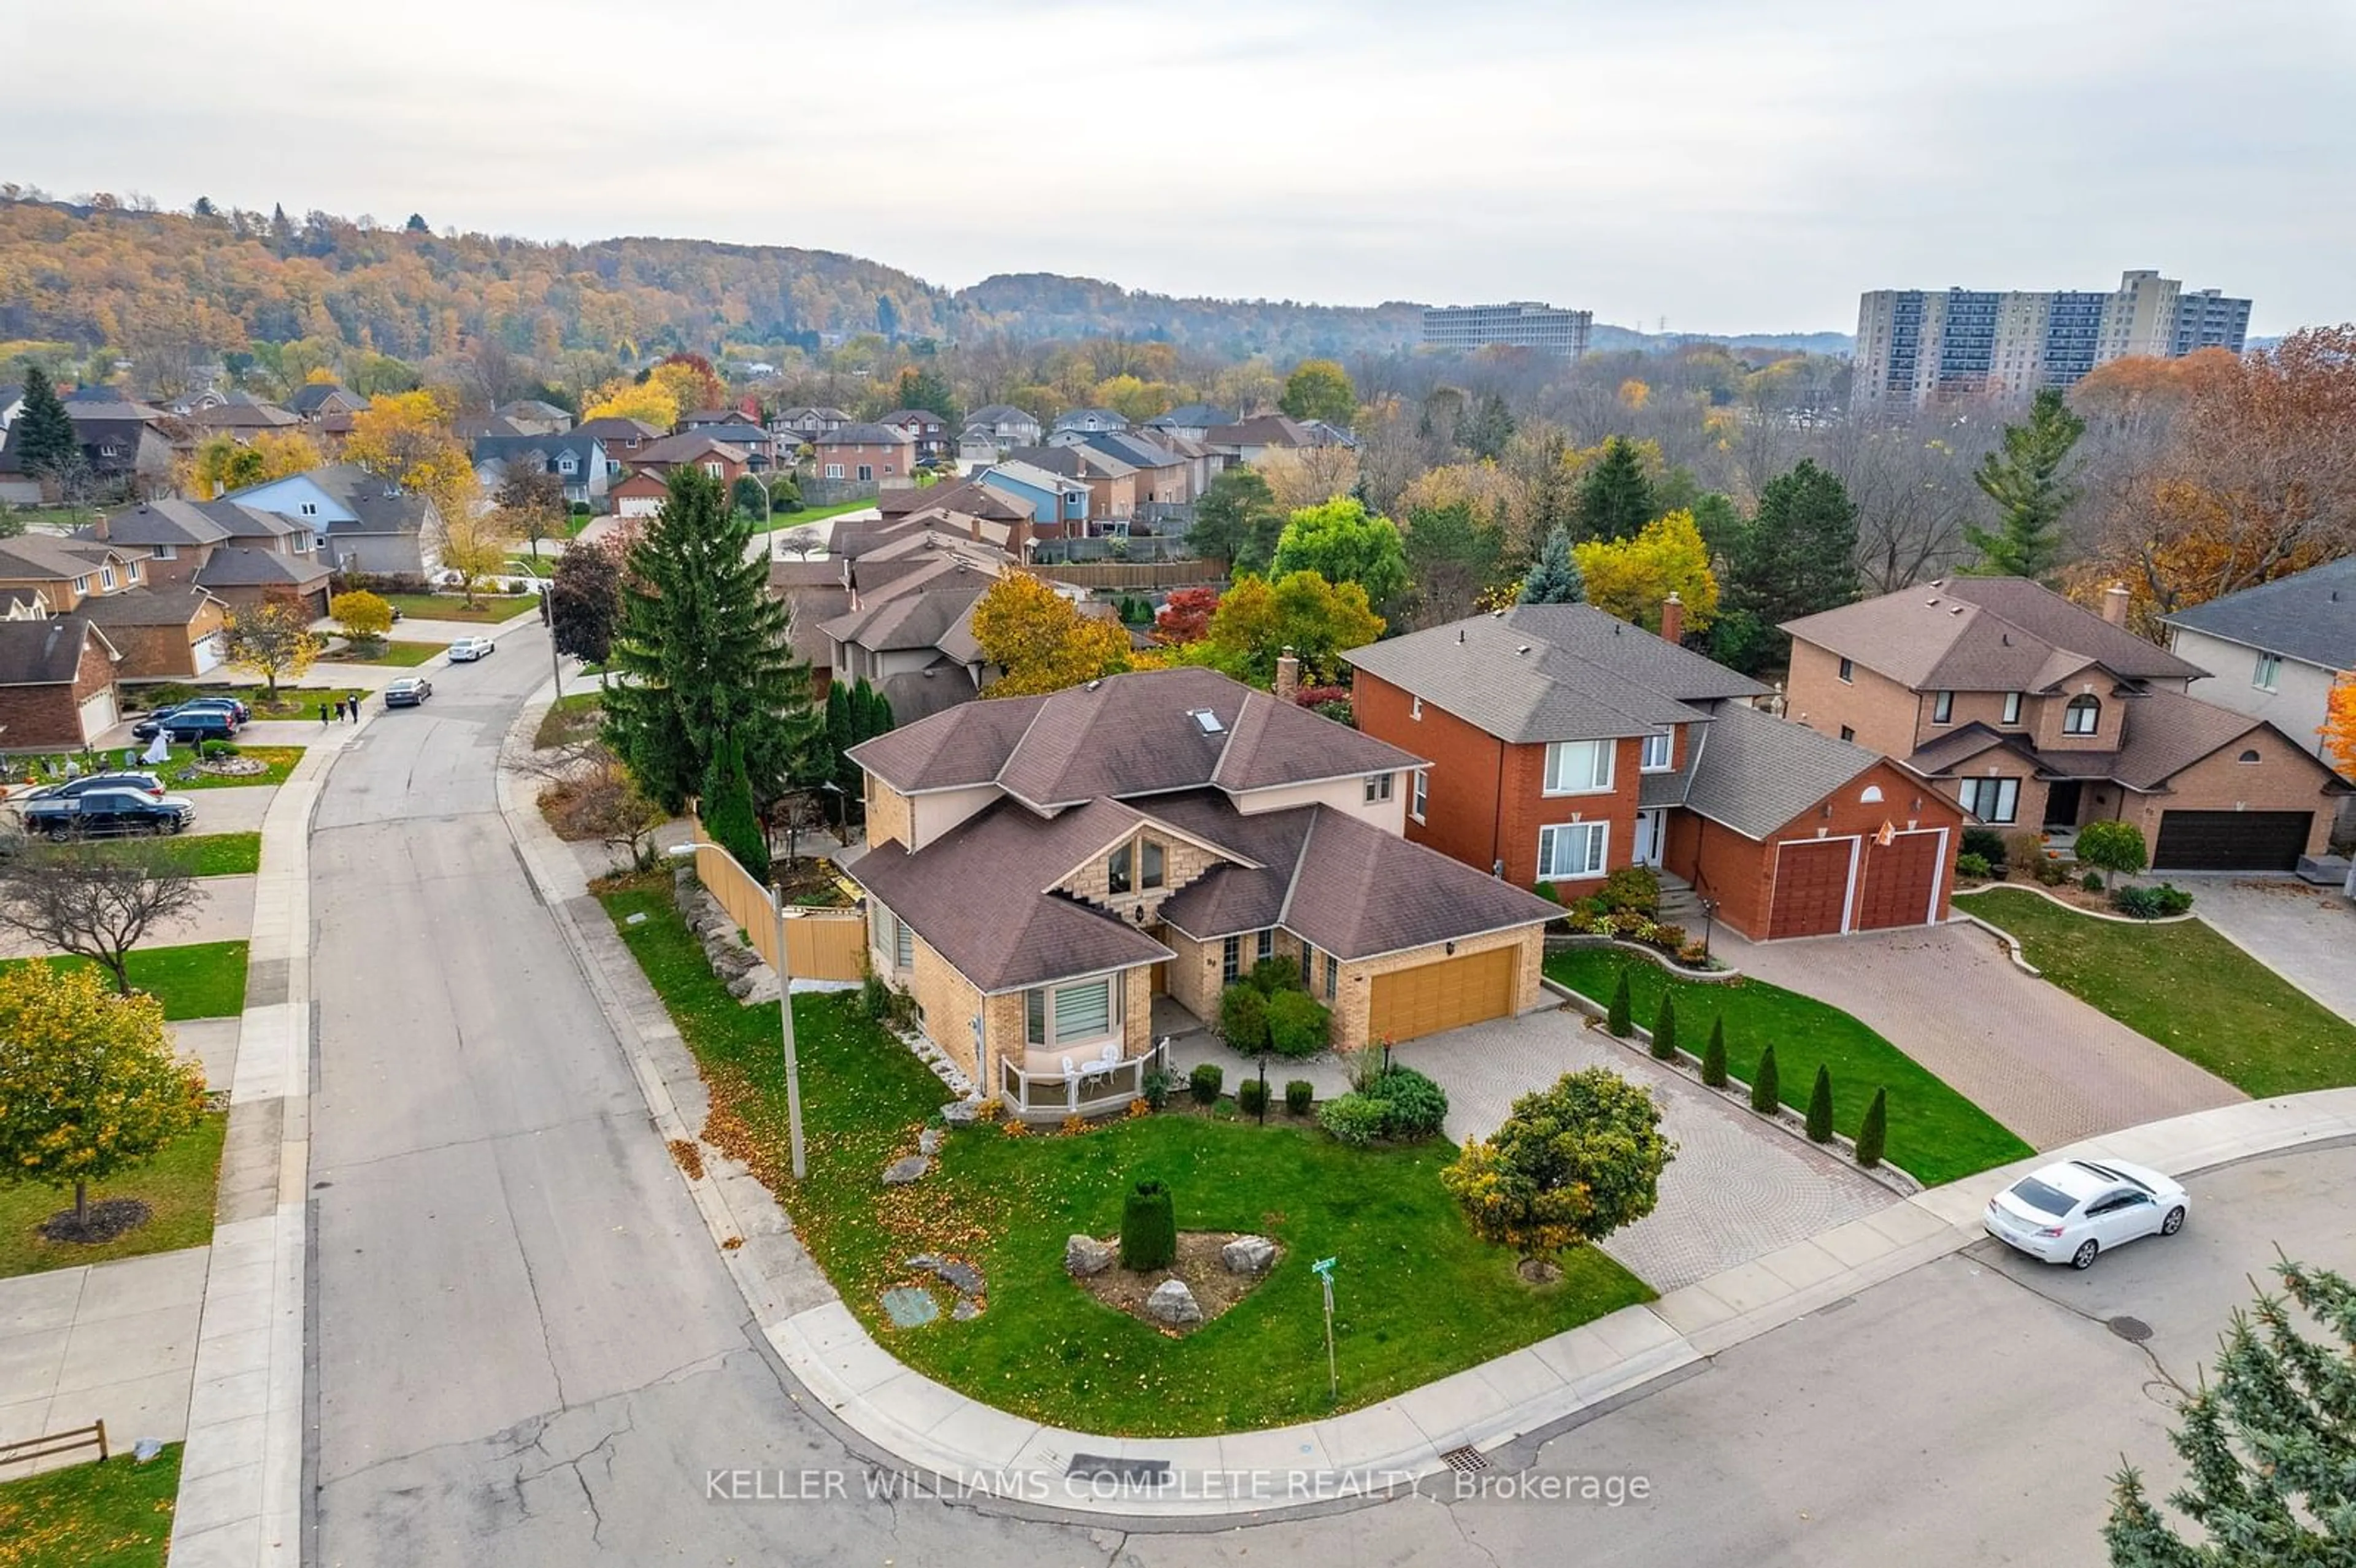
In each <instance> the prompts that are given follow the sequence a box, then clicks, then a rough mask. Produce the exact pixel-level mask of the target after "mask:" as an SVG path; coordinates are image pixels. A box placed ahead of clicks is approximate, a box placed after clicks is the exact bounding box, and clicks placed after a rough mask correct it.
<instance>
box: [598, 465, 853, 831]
mask: <svg viewBox="0 0 2356 1568" xmlns="http://www.w3.org/2000/svg"><path fill="white" fill-rule="evenodd" d="M669 486H670V493H669V496H667V497H666V498H665V500H664V502H663V507H662V510H661V511H660V512H659V513H657V514H656V516H655V519H654V523H653V525H652V526H651V527H650V528H648V529H647V532H646V535H645V537H644V538H642V539H640V540H639V541H638V543H637V545H636V546H635V547H634V548H633V549H631V551H630V560H629V571H628V573H627V576H626V581H625V582H624V585H623V590H622V616H621V624H620V626H619V627H618V628H617V630H616V635H615V637H614V645H613V656H612V660H611V663H612V666H613V667H614V669H615V670H616V672H618V673H619V674H620V675H622V676H623V677H625V678H624V679H623V680H621V681H617V682H616V683H615V684H614V685H613V686H612V687H611V688H609V689H608V690H607V692H606V694H605V737H606V741H607V743H608V744H609V745H611V746H612V747H613V748H614V751H615V752H616V754H617V755H618V756H620V757H621V759H622V760H623V762H625V763H627V764H628V765H629V769H630V772H631V773H632V774H634V775H635V776H636V777H637V781H638V787H639V788H641V789H643V790H645V791H646V792H647V795H648V797H650V798H651V799H653V800H654V801H656V802H657V803H658V804H659V805H662V806H664V807H665V808H666V809H668V810H670V811H678V810H680V808H681V807H682V806H683V805H685V804H686V802H687V798H688V797H689V796H690V795H694V794H696V793H697V792H698V791H700V790H701V789H703V788H704V787H705V784H706V781H707V779H709V778H711V777H712V764H713V762H714V760H715V759H716V758H719V757H721V755H722V751H723V745H725V746H729V747H731V748H732V749H731V750H730V752H729V755H730V756H731V757H733V759H734V766H735V767H740V768H741V769H742V771H743V772H744V776H745V778H746V779H747V781H748V783H749V785H750V788H751V790H752V792H753V798H754V799H755V800H756V801H758V800H768V799H774V798H776V795H779V794H782V793H783V792H784V790H785V789H787V787H789V786H790V785H791V784H794V783H795V782H797V781H801V780H803V779H804V776H805V775H806V773H808V771H809V768H810V766H811V765H812V763H813V762H814V761H815V760H818V759H821V758H822V757H823V754H824V747H823V741H824V738H825V729H826V726H825V720H824V718H823V716H822V715H821V714H820V712H819V708H818V705H817V703H816V701H815V700H814V699H812V698H811V695H810V678H809V666H808V665H806V664H804V663H802V662H801V661H800V660H798V659H797V658H795V657H794V656H793V650H792V647H791V645H789V644H788V642H787V609H786V606H785V605H784V604H783V603H781V602H779V601H777V600H776V599H772V598H771V597H770V596H769V594H768V591H767V580H768V563H767V561H766V560H765V559H764V558H763V557H762V556H761V555H759V554H754V555H752V556H751V557H750V558H749V559H748V558H747V555H746V549H747V547H748V545H749V543H750V541H751V539H752V532H751V528H750V526H749V525H748V524H747V523H746V522H745V521H744V519H742V518H739V517H734V515H732V514H731V512H730V511H729V508H728V495H727V491H726V490H725V489H724V488H723V486H722V485H721V483H720V481H719V480H717V479H715V478H713V477H712V476H711V475H707V474H705V473H703V472H702V471H701V470H700V469H696V468H691V467H687V466H684V465H682V466H680V467H679V468H675V469H673V470H672V471H671V474H670V478H669Z"/></svg>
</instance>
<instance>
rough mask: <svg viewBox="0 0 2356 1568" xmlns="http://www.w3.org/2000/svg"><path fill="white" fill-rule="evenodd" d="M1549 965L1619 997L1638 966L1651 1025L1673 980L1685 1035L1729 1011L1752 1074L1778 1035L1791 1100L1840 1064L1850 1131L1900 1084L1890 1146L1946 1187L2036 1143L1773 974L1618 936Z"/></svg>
mask: <svg viewBox="0 0 2356 1568" xmlns="http://www.w3.org/2000/svg"><path fill="white" fill-rule="evenodd" d="M1546 972H1547V976H1548V977H1549V978H1550V979H1553V980H1556V981H1558V982H1560V983H1561V984H1563V985H1566V986H1569V987H1570V988H1571V989H1572V990H1574V991H1577V992H1579V993H1580V995H1582V996H1587V997H1593V998H1595V1000H1597V1001H1598V1002H1609V1001H1610V1000H1611V999H1612V989H1613V987H1616V986H1617V985H1618V984H1619V978H1620V976H1621V975H1622V974H1623V973H1624V974H1625V975H1627V976H1628V999H1629V1003H1630V1012H1631V1014H1632V1015H1633V1019H1634V1021H1635V1022H1637V1023H1639V1024H1641V1025H1643V1026H1644V1027H1645V1028H1647V1029H1650V1028H1651V1027H1652V1023H1653V1019H1654V1018H1655V1016H1657V1015H1658V1013H1659V1012H1660V1008H1661V992H1662V989H1663V988H1664V987H1667V988H1669V989H1671V990H1674V991H1675V992H1676V998H1677V1043H1678V1044H1679V1045H1680V1046H1682V1047H1684V1048H1685V1049H1686V1050H1687V1051H1691V1052H1692V1053H1693V1054H1695V1055H1696V1056H1698V1055H1700V1054H1701V1050H1702V1047H1703V1046H1704V1045H1706V1044H1707V1043H1708V1040H1709V1029H1710V1020H1711V1019H1713V1018H1719V1017H1722V1018H1724V1019H1726V1058H1727V1070H1728V1071H1729V1072H1731V1073H1732V1074H1733V1075H1734V1076H1735V1077H1737V1078H1740V1079H1741V1080H1742V1081H1743V1082H1745V1083H1749V1082H1750V1080H1751V1074H1752V1073H1753V1072H1756V1071H1757V1069H1758V1065H1759V1053H1760V1051H1762V1050H1763V1049H1765V1047H1766V1046H1767V1045H1768V1044H1769V1043H1771V1042H1772V1044H1773V1045H1774V1047H1775V1078H1776V1083H1777V1086H1778V1087H1779V1089H1780V1090H1781V1092H1782V1097H1783V1103H1784V1104H1787V1105H1789V1106H1791V1107H1792V1108H1793V1109H1794V1110H1796V1111H1804V1110H1806V1109H1807V1104H1808V1094H1809V1092H1810V1091H1811V1090H1812V1089H1814V1088H1815V1082H1816V1067H1817V1065H1818V1064H1819V1063H1822V1064H1823V1065H1825V1066H1826V1067H1829V1068H1830V1069H1831V1070H1832V1075H1833V1125H1834V1126H1836V1127H1837V1128H1838V1129H1839V1130H1840V1131H1841V1132H1843V1133H1846V1134H1847V1135H1848V1136H1851V1137H1855V1136H1857V1125H1858V1122H1859V1121H1861V1120H1862V1119H1863V1118H1864V1116H1865V1108H1866V1105H1867V1104H1869V1102H1870V1101H1871V1100H1872V1099H1873V1092H1874V1091H1875V1090H1876V1089H1887V1090H1889V1091H1890V1143H1889V1155H1890V1163H1891V1164H1892V1165H1895V1166H1897V1167H1898V1168H1901V1169H1902V1170H1905V1171H1907V1172H1909V1173H1910V1174H1912V1176H1913V1177H1915V1178H1916V1179H1918V1180H1920V1181H1922V1182H1923V1183H1925V1184H1927V1185H1929V1186H1933V1187H1936V1186H1939V1185H1940V1184H1942V1183H1944V1182H1949V1181H1954V1180H1956V1179H1960V1178H1963V1177H1966V1176H1969V1175H1971V1174H1973V1173H1974V1172H1975V1171H1981V1170H1986V1169H1987V1168H1989V1167H1990V1166H1996V1165H2003V1164H2005V1163H2007V1162H2008V1161H2010V1160H2016V1159H2019V1158H2022V1157H2025V1156H2027V1155H2029V1154H2030V1153H2032V1152H2033V1151H2032V1150H2031V1149H2030V1148H2029V1146H2028V1145H2027V1144H2025V1143H2023V1142H2021V1141H2020V1139H2019V1138H2017V1137H2015V1136H2013V1135H2012V1134H2011V1133H2009V1132H2008V1131H2006V1130H2005V1128H2004V1127H2003V1126H2002V1125H1999V1124H1998V1123H1997V1120H1996V1119H1995V1118H1994V1117H1993V1116H1990V1115H1988V1114H1987V1112H1985V1111H1983V1110H1981V1109H1980V1108H1979V1107H1978V1106H1977V1105H1975V1104H1972V1103H1971V1102H1970V1101H1969V1100H1966V1099H1965V1098H1964V1097H1963V1096H1962V1095H1961V1094H1958V1093H1955V1092H1954V1090H1953V1089H1950V1088H1949V1087H1947V1085H1946V1084H1945V1083H1943V1082H1942V1081H1940V1080H1939V1079H1938V1078H1937V1077H1935V1076H1933V1074H1932V1073H1931V1072H1929V1071H1928V1070H1927V1069H1925V1068H1923V1067H1922V1065H1921V1064H1920V1063H1918V1062H1916V1061H1914V1060H1913V1059H1912V1057H1910V1056H1908V1055H1907V1054H1906V1053H1905V1052H1903V1051H1900V1050H1899V1049H1898V1048H1897V1047H1896V1046H1894V1045H1892V1044H1890V1041H1888V1040H1884V1039H1883V1038H1882V1037H1881V1036H1879V1034H1876V1033H1875V1032H1874V1031H1873V1030H1871V1029H1868V1028H1867V1027H1866V1026H1865V1025H1864V1024H1862V1023H1859V1022H1858V1020H1857V1019H1853V1018H1851V1017H1850V1016H1849V1015H1848V1014H1847V1013H1845V1012H1842V1011H1841V1010H1840V1009H1839V1008H1831V1007H1826V1005H1825V1004H1824V1003H1822V1002H1819V1001H1817V1000H1815V998H1814V997H1804V996H1801V995H1800V994H1799V993H1797V992H1795V991H1787V990H1784V989H1783V987H1780V986H1771V985H1768V984H1767V983H1766V982H1765V981H1763V980H1751V979H1734V980H1719V981H1707V980H1686V979H1679V978H1676V977H1673V976H1670V974H1669V973H1668V971H1667V970H1665V969H1663V968H1662V967H1661V966H1660V965H1658V964H1655V963H1654V962H1653V961H1652V960H1651V959H1649V958H1647V957H1644V955H1641V954H1636V953H1630V952H1627V951H1625V950H1624V949H1622V948H1616V947H1581V948H1573V949H1571V950H1570V951H1569V952H1564V953H1549V954H1547V959H1546Z"/></svg>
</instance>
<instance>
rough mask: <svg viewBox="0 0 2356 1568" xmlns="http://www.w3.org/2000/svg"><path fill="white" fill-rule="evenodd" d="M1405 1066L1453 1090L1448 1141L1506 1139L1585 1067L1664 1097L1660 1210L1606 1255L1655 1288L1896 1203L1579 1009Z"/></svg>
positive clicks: (1437, 1040)
mask: <svg viewBox="0 0 2356 1568" xmlns="http://www.w3.org/2000/svg"><path fill="white" fill-rule="evenodd" d="M1393 1060H1395V1061H1397V1062H1398V1063H1399V1064H1400V1065H1402V1066H1406V1067H1412V1068H1414V1069H1415V1070H1416V1071H1417V1072H1426V1073H1429V1074H1430V1075H1431V1077H1432V1078H1433V1079H1435V1080H1437V1081H1438V1082H1439V1083H1440V1086H1441V1087H1442V1088H1444V1089H1446V1090H1447V1091H1448V1129H1447V1130H1448V1136H1450V1137H1451V1138H1454V1139H1457V1140H1458V1141H1459V1142H1462V1140H1463V1139H1465V1138H1468V1137H1480V1136H1486V1135H1488V1134H1490V1133H1493V1132H1494V1131H1496V1129H1497V1125H1498V1124H1499V1123H1501V1122H1503V1121H1504V1120H1505V1115H1506V1113H1507V1112H1508V1111H1510V1110H1511V1109H1512V1108H1513V1103H1514V1101H1515V1098H1516V1097H1517V1096H1519V1095H1522V1094H1526V1093H1529V1092H1530V1091H1531V1090H1533V1089H1542V1088H1545V1087H1546V1086H1547V1085H1548V1084H1550V1083H1553V1082H1554V1081H1555V1080H1556V1079H1558V1078H1559V1077H1561V1076H1562V1075H1563V1074H1564V1073H1566V1072H1577V1071H1578V1070H1579V1069H1580V1068H1582V1067H1596V1066H1602V1067H1609V1068H1611V1069H1612V1071H1613V1072H1617V1073H1619V1074H1620V1075H1621V1076H1622V1077H1623V1078H1628V1079H1631V1080H1633V1081H1634V1082H1636V1083H1643V1084H1644V1085H1646V1086H1647V1087H1649V1088H1650V1089H1651V1090H1652V1091H1653V1095H1654V1098H1655V1099H1656V1100H1657V1101H1659V1103H1660V1105H1661V1125H1662V1126H1663V1128H1664V1130H1665V1131H1666V1132H1667V1134H1668V1136H1670V1137H1672V1138H1674V1139H1676V1143H1677V1157H1676V1161H1675V1162H1674V1163H1672V1164H1671V1165H1670V1167H1669V1168H1668V1170H1667V1172H1666V1173H1665V1175H1663V1177H1662V1178H1661V1200H1660V1206H1659V1207H1658V1208H1656V1209H1655V1210H1654V1211H1653V1212H1652V1214H1651V1215H1650V1216H1649V1217H1648V1218H1646V1219H1644V1220H1640V1221H1637V1222H1636V1223H1635V1224H1633V1225H1631V1226H1629V1227H1628V1228H1627V1229H1626V1230H1624V1231H1621V1232H1618V1233H1616V1234H1614V1235H1612V1237H1610V1238H1609V1239H1607V1240H1606V1241H1605V1242H1604V1243H1603V1250H1604V1251H1605V1252H1607V1253H1610V1254H1612V1257H1614V1258H1616V1259H1618V1260H1619V1261H1620V1262H1621V1263H1622V1264H1623V1265H1625V1266H1626V1267H1627V1268H1629V1269H1630V1270H1632V1271H1633V1273H1634V1274H1635V1275H1636V1276H1637V1277H1638V1278H1639V1279H1642V1280H1643V1281H1644V1283H1645V1284H1647V1285H1651V1286H1652V1287H1653V1288H1654V1289H1655V1290H1662V1291H1667V1290H1675V1289H1676V1288H1677V1287H1678V1286H1679V1285H1691V1284H1692V1283H1693V1282H1694V1281H1696V1280H1697V1279H1702V1278H1706V1277H1707V1276H1708V1275H1713V1274H1716V1273H1718V1272H1719V1271H1720V1270H1721V1269H1728V1268H1732V1267H1734V1266H1735V1265H1736V1264H1745V1263H1749V1262H1750V1261H1751V1259H1753V1258H1756V1257H1760V1256H1762V1255H1763V1254H1765V1253H1771V1252H1773V1251H1774V1250H1775V1249H1777V1248H1778V1247H1782V1246H1786V1245H1788V1244H1790V1243H1793V1242H1796V1241H1799V1240H1801V1239H1803V1238H1804V1237H1807V1236H1812V1235H1814V1234H1815V1233H1816V1232H1818V1231H1824V1230H1829V1229H1831V1228H1832V1227H1833V1226H1835V1225H1840V1224H1845V1223H1847V1221H1851V1220H1854V1219H1857V1218H1858V1217H1859V1216H1861V1215H1864V1214H1869V1213H1871V1212H1873V1211H1875V1210H1877V1209H1881V1208H1885V1207H1887V1206H1888V1205H1890V1204H1891V1203H1894V1202H1896V1201H1897V1195H1896V1194H1895V1193H1893V1192H1892V1191H1890V1189H1888V1188H1886V1187H1883V1186H1881V1185H1880V1184H1879V1183H1878V1182H1876V1181H1874V1180H1872V1179H1870V1178H1869V1177H1866V1176H1864V1175H1862V1174H1861V1173H1859V1172H1858V1170H1857V1169H1856V1168H1854V1167H1852V1166H1850V1165H1849V1164H1848V1162H1847V1161H1846V1160H1844V1159H1840V1158H1837V1157H1834V1156H1831V1155H1828V1154H1825V1153H1823V1152H1821V1151H1819V1150H1817V1149H1816V1148H1815V1147H1811V1146H1809V1145H1807V1144H1805V1143H1803V1142H1801V1141H1800V1140H1799V1139H1797V1138H1795V1137H1793V1136H1790V1135H1789V1134H1787V1133H1783V1132H1779V1131H1777V1130H1775V1129H1774V1128H1772V1127H1770V1126H1767V1125H1763V1124H1762V1123H1760V1122H1758V1121H1756V1120H1755V1119H1753V1118H1752V1116H1751V1114H1750V1112H1748V1111H1746V1110H1744V1109H1742V1108H1741V1107H1740V1106H1739V1105H1734V1104H1729V1103H1728V1102H1726V1101H1725V1100H1723V1099H1720V1098H1719V1096H1718V1095H1717V1094H1716V1093H1713V1092H1711V1091H1709V1090H1708V1089H1704V1088H1703V1087H1701V1086H1700V1085H1699V1084H1697V1083H1693V1082H1692V1081H1691V1080H1689V1079H1687V1078H1685V1077H1683V1076H1681V1075H1680V1074H1678V1073H1676V1072H1669V1071H1667V1070H1665V1069H1663V1068H1660V1067H1657V1066H1655V1064H1654V1063H1653V1061H1652V1059H1651V1058H1650V1057H1648V1056H1646V1055H1644V1053H1643V1052H1642V1051H1632V1050H1630V1049H1629V1048H1628V1047H1626V1046H1623V1045H1620V1044H1617V1043H1615V1042H1614V1041H1613V1040H1611V1039H1610V1038H1609V1037H1607V1036H1605V1035H1603V1034H1602V1033H1601V1032H1600V1031H1598V1030H1593V1029H1589V1028H1587V1027H1586V1019H1584V1018H1582V1017H1581V1016H1580V1015H1579V1014H1577V1013H1574V1012H1569V1011H1554V1012H1544V1013H1534V1014H1532V1015H1531V1016H1529V1017H1527V1018H1522V1019H1501V1020H1499V1021H1497V1022H1495V1023H1485V1024H1474V1025H1472V1027H1470V1028H1468V1029H1454V1030H1451V1031H1450V1032H1449V1033H1447V1034H1442V1035H1434V1036H1432V1037H1431V1038H1430V1039H1429V1040H1415V1041H1412V1042H1410V1043H1408V1044H1407V1045H1403V1046H1400V1047H1398V1049H1397V1050H1396V1051H1394V1053H1393Z"/></svg>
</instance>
